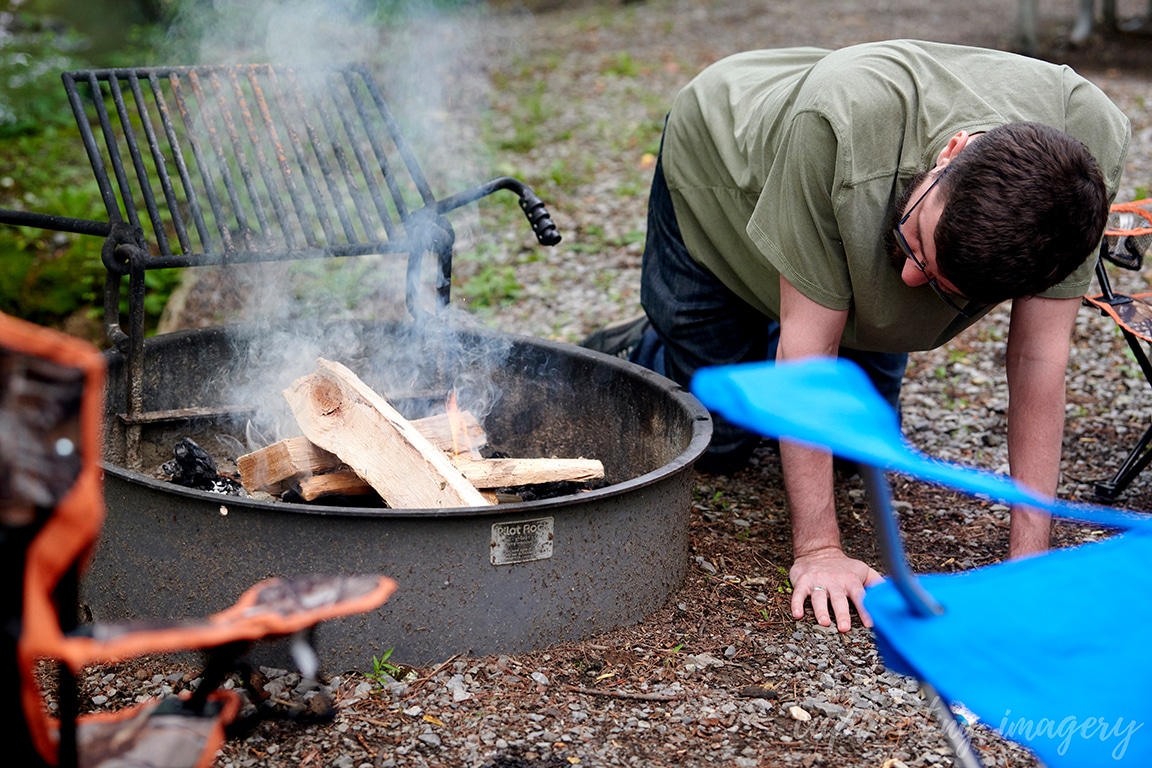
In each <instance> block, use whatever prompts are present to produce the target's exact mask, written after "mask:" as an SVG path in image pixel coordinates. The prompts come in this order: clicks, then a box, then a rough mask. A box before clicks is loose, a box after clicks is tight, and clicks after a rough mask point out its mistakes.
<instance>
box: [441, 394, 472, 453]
mask: <svg viewBox="0 0 1152 768" xmlns="http://www.w3.org/2000/svg"><path fill="white" fill-rule="evenodd" d="M444 410H445V411H447V412H448V427H449V429H451V430H452V455H453V456H459V455H460V454H462V453H467V454H471V453H472V440H471V438H469V437H468V422H467V421H466V420H465V419H464V414H463V413H461V412H460V408H459V406H458V405H457V404H456V390H455V389H453V390H452V391H451V392H449V393H448V398H447V399H446V400H445V402H444Z"/></svg>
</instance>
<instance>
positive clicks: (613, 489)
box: [102, 329, 712, 518]
mask: <svg viewBox="0 0 1152 768" xmlns="http://www.w3.org/2000/svg"><path fill="white" fill-rule="evenodd" d="M195 330H203V329H195ZM473 330H476V329H473ZM478 332H481V333H483V332H484V331H483V330H480V331H478ZM174 333H177V334H178V333H182V332H181V331H176V332H174ZM502 335H503V336H505V337H508V338H510V339H512V340H517V339H519V340H521V341H523V342H526V343H530V344H532V345H534V346H537V347H552V348H555V349H556V350H558V351H563V352H564V353H565V354H573V353H576V354H578V355H582V356H590V357H593V358H595V359H596V362H597V364H598V365H605V366H608V367H612V368H617V369H619V370H621V371H622V372H623V373H624V374H625V375H627V376H629V377H632V378H637V379H641V380H643V381H644V383H645V385H646V386H653V387H656V388H657V389H662V390H663V391H665V392H667V393H668V395H669V397H671V398H673V399H674V400H675V401H676V402H677V403H678V404H679V405H680V407H682V408H683V410H684V412H685V414H686V415H687V416H688V417H689V418H691V420H692V439H691V440H689V442H688V445H687V446H685V448H684V449H683V450H682V451H681V452H680V453H679V454H678V455H677V456H676V457H675V458H673V459H672V460H671V461H669V462H666V463H665V464H664V465H662V466H660V467H657V468H656V469H653V470H651V471H649V472H645V473H644V474H642V475H639V476H637V477H634V478H630V479H628V480H625V481H623V482H619V483H613V484H612V485H607V486H604V487H603V488H596V489H593V490H589V491H582V492H580V493H574V494H568V495H565V496H555V497H551V498H548V499H537V500H533V501H519V502H510V503H506V504H493V505H492V506H489V507H443V508H422V509H421V508H417V509H412V508H407V509H393V508H388V507H350V506H334V505H326V504H302V503H292V502H285V501H268V500H264V499H257V498H253V497H250V496H229V495H226V494H219V493H212V492H210V491H201V490H197V489H195V488H187V487H185V486H181V485H177V484H175V483H171V482H167V481H163V480H158V479H156V478H153V477H150V476H148V475H146V474H144V473H142V472H135V471H132V470H128V469H125V468H124V467H121V466H119V465H116V464H113V463H111V462H108V461H104V462H102V464H103V467H104V471H105V472H106V473H109V474H112V475H114V476H116V477H118V478H121V479H122V480H125V481H127V482H131V483H136V484H139V485H143V486H145V487H148V488H150V489H152V490H156V491H161V492H163V493H169V494H175V495H177V496H183V497H187V498H190V499H195V500H197V501H216V500H218V501H219V503H220V506H221V507H230V506H235V507H244V508H248V509H254V510H259V511H265V512H269V511H272V512H285V513H289V514H305V515H321V516H343V517H380V518H433V517H485V516H500V515H507V514H511V513H517V512H526V513H527V512H532V511H533V510H537V509H548V510H555V509H557V508H560V507H567V506H572V505H576V504H583V503H585V502H588V501H598V500H600V499H605V498H611V497H613V496H621V495H625V494H628V493H631V492H633V491H635V490H637V489H640V488H643V487H645V486H648V485H653V484H655V483H657V482H661V481H662V480H663V479H664V478H666V477H668V476H670V475H674V474H677V473H678V472H679V471H680V470H682V469H683V468H685V467H687V466H690V465H691V464H693V463H694V462H695V461H696V459H698V458H699V457H700V455H701V454H703V453H704V450H705V449H706V448H707V447H708V442H709V441H710V440H711V437H712V417H711V415H710V414H709V412H708V410H707V409H706V408H705V407H704V405H703V404H702V403H701V402H700V401H699V400H697V399H696V397H695V396H694V395H693V394H692V393H691V392H689V391H688V390H686V389H684V388H683V387H681V386H680V385H679V384H677V383H675V382H673V381H672V380H670V379H668V378H666V377H664V376H661V375H660V374H658V373H655V372H654V371H650V370H648V369H647V368H643V367H642V366H639V365H636V364H635V363H632V362H629V361H627V360H621V359H620V358H617V357H613V356H611V355H606V354H603V353H601V352H597V351H594V350H590V349H586V348H584V347H580V346H577V345H574V344H569V343H567V342H559V341H552V340H550V339H541V338H537V337H533V336H527V335H522V334H514V333H502ZM109 351H110V352H111V350H109Z"/></svg>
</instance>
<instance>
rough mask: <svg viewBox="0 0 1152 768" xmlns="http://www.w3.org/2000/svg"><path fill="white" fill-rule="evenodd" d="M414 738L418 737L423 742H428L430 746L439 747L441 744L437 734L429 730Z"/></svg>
mask: <svg viewBox="0 0 1152 768" xmlns="http://www.w3.org/2000/svg"><path fill="white" fill-rule="evenodd" d="M416 738H418V739H420V741H422V742H424V743H425V744H428V745H429V746H432V747H439V746H440V745H441V744H442V742H441V741H440V737H439V736H437V735H436V734H434V733H432V732H431V731H425V732H424V733H422V734H420V735H419V736H417V737H416Z"/></svg>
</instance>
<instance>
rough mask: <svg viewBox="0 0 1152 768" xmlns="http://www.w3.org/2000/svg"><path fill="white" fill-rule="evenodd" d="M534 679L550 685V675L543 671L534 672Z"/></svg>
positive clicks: (539, 683)
mask: <svg viewBox="0 0 1152 768" xmlns="http://www.w3.org/2000/svg"><path fill="white" fill-rule="evenodd" d="M532 679H533V680H534V681H535V682H536V683H537V684H538V685H548V676H547V675H545V674H544V673H543V672H533V673H532Z"/></svg>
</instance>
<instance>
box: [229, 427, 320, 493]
mask: <svg viewBox="0 0 1152 768" xmlns="http://www.w3.org/2000/svg"><path fill="white" fill-rule="evenodd" d="M341 464H342V462H341V461H340V457H339V456H337V455H336V454H334V453H330V452H328V451H326V450H324V449H323V448H321V447H319V446H317V445H316V444H314V443H313V442H312V441H311V440H309V439H308V438H306V437H290V438H288V439H287V440H281V441H280V442H278V443H273V444H272V445H269V446H268V447H267V448H261V449H260V450H258V451H253V452H252V453H246V454H244V455H243V456H241V457H240V458H238V459H236V468H237V469H239V470H240V482H241V483H242V484H243V485H244V487H245V488H246V489H247V490H248V492H249V493H252V492H253V491H264V492H265V493H271V494H273V495H279V494H281V493H283V492H284V491H285V490H286V489H287V487H288V485H289V481H291V480H295V479H296V478H298V477H305V476H309V475H320V474H323V473H325V472H331V471H332V470H334V469H336V468H338V467H339V466H340V465H341Z"/></svg>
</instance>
